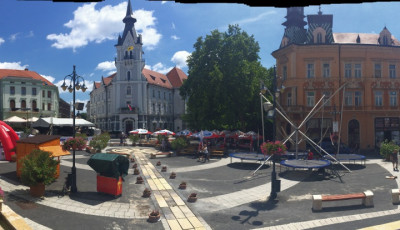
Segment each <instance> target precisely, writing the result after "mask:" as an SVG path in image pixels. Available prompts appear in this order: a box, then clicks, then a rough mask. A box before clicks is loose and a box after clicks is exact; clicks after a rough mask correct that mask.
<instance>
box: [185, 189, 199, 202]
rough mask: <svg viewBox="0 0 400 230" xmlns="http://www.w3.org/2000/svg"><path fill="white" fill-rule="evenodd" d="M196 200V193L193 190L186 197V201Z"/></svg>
mask: <svg viewBox="0 0 400 230" xmlns="http://www.w3.org/2000/svg"><path fill="white" fill-rule="evenodd" d="M196 200H197V193H195V192H193V193H191V194H190V195H189V197H188V199H187V201H188V202H192V203H193V202H196Z"/></svg>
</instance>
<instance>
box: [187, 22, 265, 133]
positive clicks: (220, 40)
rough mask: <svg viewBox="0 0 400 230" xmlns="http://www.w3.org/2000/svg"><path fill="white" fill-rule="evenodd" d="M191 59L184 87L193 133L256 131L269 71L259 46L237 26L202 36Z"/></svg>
mask: <svg viewBox="0 0 400 230" xmlns="http://www.w3.org/2000/svg"><path fill="white" fill-rule="evenodd" d="M194 48H195V51H194V52H193V53H192V54H191V55H190V56H189V58H188V67H189V70H188V75H189V77H188V79H187V80H186V81H184V83H183V85H182V87H181V88H180V94H181V96H182V97H183V98H185V99H187V105H188V110H187V114H186V115H185V116H184V117H183V119H184V120H185V121H187V122H188V124H189V126H190V127H191V128H193V129H199V130H200V129H220V130H221V129H231V130H235V129H241V130H244V131H245V130H258V129H259V128H260V127H261V124H260V123H261V114H260V96H259V92H260V81H264V82H266V81H267V80H268V74H269V73H271V72H272V71H268V70H267V69H265V68H264V67H263V66H261V63H260V62H259V59H260V57H259V56H258V52H259V51H260V47H259V44H258V42H256V41H255V40H254V37H253V36H249V35H248V34H247V33H246V32H244V31H242V30H241V29H240V28H239V26H238V25H229V28H228V31H227V32H225V33H221V32H219V31H218V30H214V31H212V32H211V34H210V35H207V36H206V37H205V38H204V39H203V38H202V37H199V38H198V39H197V42H196V43H195V44H194Z"/></svg>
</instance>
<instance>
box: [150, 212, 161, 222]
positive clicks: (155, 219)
mask: <svg viewBox="0 0 400 230" xmlns="http://www.w3.org/2000/svg"><path fill="white" fill-rule="evenodd" d="M159 219H160V214H158V215H157V216H153V215H149V219H148V220H149V222H150V223H155V222H157V221H158V220H159Z"/></svg>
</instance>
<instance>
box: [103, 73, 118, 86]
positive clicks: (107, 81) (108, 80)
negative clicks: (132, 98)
mask: <svg viewBox="0 0 400 230" xmlns="http://www.w3.org/2000/svg"><path fill="white" fill-rule="evenodd" d="M115 76H117V73H113V74H111V75H110V76H108V77H106V78H103V81H104V84H105V85H109V84H110V83H111V81H112V79H113V78H114V77H115Z"/></svg>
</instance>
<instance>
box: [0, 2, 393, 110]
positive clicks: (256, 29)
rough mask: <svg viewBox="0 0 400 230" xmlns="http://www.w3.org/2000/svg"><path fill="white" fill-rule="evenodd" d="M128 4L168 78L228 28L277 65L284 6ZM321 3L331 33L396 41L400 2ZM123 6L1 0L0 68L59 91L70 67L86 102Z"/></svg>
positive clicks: (106, 71) (110, 61) (148, 57)
mask: <svg viewBox="0 0 400 230" xmlns="http://www.w3.org/2000/svg"><path fill="white" fill-rule="evenodd" d="M131 4H132V10H133V16H134V17H135V18H136V19H137V22H136V23H135V27H136V30H137V32H138V34H142V37H143V48H144V58H145V64H146V68H148V69H151V70H154V71H157V72H160V73H163V74H166V73H167V72H168V71H169V70H170V69H171V68H173V67H174V66H177V67H179V68H181V69H182V70H183V71H184V72H185V73H187V72H188V68H187V66H186V58H187V57H188V56H189V55H190V53H192V52H193V51H194V48H193V45H194V43H195V42H196V40H197V39H198V38H199V37H203V38H204V37H205V36H207V35H209V34H211V31H213V30H219V31H220V32H225V31H227V28H228V25H234V24H238V25H239V27H240V28H241V29H242V30H243V31H245V32H247V33H248V34H249V35H253V36H254V39H255V40H256V41H257V42H258V43H259V45H260V53H259V56H260V62H261V64H262V65H263V66H264V67H266V68H270V67H272V66H274V64H275V60H274V58H273V57H272V56H271V53H272V52H273V51H274V50H277V49H278V48H279V44H280V41H281V39H282V36H283V32H284V26H282V23H283V22H285V16H286V8H282V7H273V6H271V5H269V6H256V7H251V6H248V5H245V4H239V3H195V4H193V3H192V4H187V3H176V2H174V1H145V0H131ZM320 6H321V11H322V12H323V13H324V14H333V32H334V33H335V32H336V33H379V32H380V31H381V30H382V29H383V28H384V27H385V26H386V27H387V28H388V29H389V31H391V33H392V35H393V36H394V37H396V38H400V27H399V26H398V25H397V24H398V21H399V19H400V18H399V16H398V15H399V14H398V12H400V2H372V3H358V4H322V5H320ZM126 8H127V0H104V1H102V2H98V3H96V2H92V3H90V2H88V3H77V2H52V1H48V0H47V1H45V0H38V1H35V0H26V1H21V0H0V69H25V68H28V69H29V70H31V71H35V72H37V73H38V74H40V75H41V76H43V77H45V78H47V79H48V80H50V81H51V82H52V83H53V84H55V85H57V86H61V84H62V83H63V80H64V78H65V76H67V75H69V74H71V73H72V71H73V66H74V65H75V66H76V73H77V74H78V75H79V76H81V77H82V78H84V79H85V84H86V86H88V87H89V89H88V90H87V91H86V92H85V93H83V92H81V91H77V93H76V101H79V102H87V101H88V100H89V98H90V96H89V93H90V91H91V90H92V88H93V82H94V81H96V82H99V81H100V80H101V77H102V76H104V77H107V76H109V75H110V74H112V73H114V72H115V71H116V68H115V65H114V58H115V57H116V49H115V44H116V43H117V37H118V35H119V34H121V35H122V32H123V30H124V23H123V22H122V19H123V18H124V17H125V14H126ZM318 10H319V5H310V6H306V7H305V8H304V13H305V15H308V14H317V12H318ZM67 82H68V81H67ZM59 92H60V97H61V98H62V99H64V100H65V101H67V102H71V101H72V94H71V93H68V91H66V92H64V91H62V90H61V88H60V89H59Z"/></svg>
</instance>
